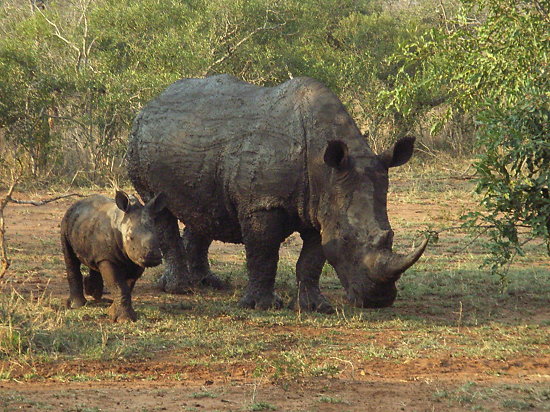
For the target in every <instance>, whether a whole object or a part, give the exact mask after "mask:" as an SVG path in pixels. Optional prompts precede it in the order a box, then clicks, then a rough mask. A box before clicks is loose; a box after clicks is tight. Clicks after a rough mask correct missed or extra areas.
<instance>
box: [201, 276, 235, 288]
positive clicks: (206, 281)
mask: <svg viewBox="0 0 550 412" xmlns="http://www.w3.org/2000/svg"><path fill="white" fill-rule="evenodd" d="M200 283H201V285H202V286H207V287H211V288H212V289H216V290H224V289H229V288H230V287H231V285H230V283H229V282H226V281H224V280H222V279H220V278H219V277H218V276H216V275H214V274H213V273H212V272H209V273H208V274H207V275H206V276H204V277H203V278H202V279H201V281H200Z"/></svg>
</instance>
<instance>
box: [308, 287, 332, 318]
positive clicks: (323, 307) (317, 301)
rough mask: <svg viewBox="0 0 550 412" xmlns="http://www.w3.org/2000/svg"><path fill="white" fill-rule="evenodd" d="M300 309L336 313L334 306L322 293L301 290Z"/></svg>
mask: <svg viewBox="0 0 550 412" xmlns="http://www.w3.org/2000/svg"><path fill="white" fill-rule="evenodd" d="M299 301H300V309H301V310H303V311H305V312H319V313H327V314H330V313H334V312H335V311H334V308H333V307H332V305H331V304H330V302H329V301H328V299H327V298H325V297H324V296H323V295H322V294H321V293H319V292H316V293H311V292H310V293H308V292H305V291H301V292H300V299H299Z"/></svg>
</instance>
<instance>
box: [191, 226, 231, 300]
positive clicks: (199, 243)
mask: <svg viewBox="0 0 550 412" xmlns="http://www.w3.org/2000/svg"><path fill="white" fill-rule="evenodd" d="M211 243H212V239H211V238H208V237H206V236H202V235H200V234H199V233H198V232H195V231H193V230H191V228H189V227H186V228H185V229H184V231H183V245H184V248H185V253H186V257H187V260H188V269H189V274H190V278H191V279H196V282H198V283H199V284H200V285H201V286H210V287H212V288H214V289H226V288H227V287H228V284H227V283H226V282H224V281H222V280H221V279H220V278H219V277H217V276H216V275H214V274H213V273H212V272H211V271H210V263H209V262H208V248H209V247H210V244H211Z"/></svg>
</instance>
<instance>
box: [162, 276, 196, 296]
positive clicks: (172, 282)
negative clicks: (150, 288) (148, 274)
mask: <svg viewBox="0 0 550 412" xmlns="http://www.w3.org/2000/svg"><path fill="white" fill-rule="evenodd" d="M157 286H158V287H159V289H160V290H162V291H163V292H166V293H171V294H174V295H183V294H187V293H191V291H192V289H193V288H192V287H191V285H190V284H189V282H186V281H184V280H182V279H178V278H175V277H174V276H172V275H167V274H166V273H165V274H164V275H162V276H161V277H160V278H159V280H158V282H157Z"/></svg>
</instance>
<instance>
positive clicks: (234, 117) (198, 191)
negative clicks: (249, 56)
mask: <svg viewBox="0 0 550 412" xmlns="http://www.w3.org/2000/svg"><path fill="white" fill-rule="evenodd" d="M299 87H300V84H299V82H287V83H284V84H282V85H280V86H277V87H272V88H269V87H258V86H254V85H250V84H248V83H244V82H241V81H239V80H237V79H235V78H233V77H231V76H227V75H222V76H213V77H210V78H207V79H186V80H181V81H179V82H176V83H174V84H173V85H172V86H170V87H169V88H168V89H167V90H166V91H165V92H164V93H163V94H161V95H160V96H159V97H158V98H157V99H156V100H154V101H152V102H151V103H150V104H149V105H148V106H147V107H145V108H144V109H143V110H142V112H141V113H140V114H139V115H138V117H137V118H136V120H135V123H134V128H133V131H132V135H131V137H130V143H129V150H128V163H129V166H128V167H129V174H130V177H131V179H132V181H133V182H134V184H135V185H136V188H137V189H138V190H140V188H141V189H142V190H145V191H149V192H150V193H158V192H160V191H164V192H165V193H167V194H168V197H169V207H170V209H171V210H172V212H173V213H174V214H175V215H176V216H177V217H178V218H179V219H181V220H183V221H184V222H185V223H186V224H189V225H192V226H195V227H197V228H198V229H200V230H202V231H203V232H205V233H210V235H211V236H212V237H214V238H217V239H220V240H227V241H240V239H239V237H240V232H239V226H238V217H239V215H240V214H243V213H249V212H251V211H254V210H260V209H266V208H267V209H269V208H274V207H280V208H284V209H285V210H287V211H288V213H289V214H291V215H299V214H300V211H299V210H298V209H300V208H301V204H302V203H303V193H304V184H306V183H305V177H304V169H305V161H304V160H305V159H304V156H305V150H306V148H305V143H304V138H305V134H304V126H303V122H302V118H301V116H302V114H301V110H300V104H301V101H300V98H299V96H298V94H297V89H299Z"/></svg>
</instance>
